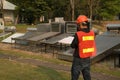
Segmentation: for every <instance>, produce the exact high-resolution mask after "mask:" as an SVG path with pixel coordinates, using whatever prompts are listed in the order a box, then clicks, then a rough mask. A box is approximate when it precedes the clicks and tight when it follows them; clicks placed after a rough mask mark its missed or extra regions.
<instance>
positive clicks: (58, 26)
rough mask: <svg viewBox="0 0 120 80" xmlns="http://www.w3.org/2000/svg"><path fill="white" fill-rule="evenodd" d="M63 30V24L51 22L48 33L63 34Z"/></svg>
mask: <svg viewBox="0 0 120 80" xmlns="http://www.w3.org/2000/svg"><path fill="white" fill-rule="evenodd" d="M64 28H65V27H64V23H58V22H53V23H51V28H50V31H51V32H60V33H64V30H65V29H64Z"/></svg>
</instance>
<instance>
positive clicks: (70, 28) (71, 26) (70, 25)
mask: <svg viewBox="0 0 120 80" xmlns="http://www.w3.org/2000/svg"><path fill="white" fill-rule="evenodd" d="M75 32H77V24H76V23H74V22H66V33H70V34H74V33H75Z"/></svg>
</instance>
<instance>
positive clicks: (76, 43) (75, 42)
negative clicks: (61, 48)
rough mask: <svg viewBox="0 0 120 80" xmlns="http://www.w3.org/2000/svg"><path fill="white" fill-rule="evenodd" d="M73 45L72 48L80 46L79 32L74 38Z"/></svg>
mask: <svg viewBox="0 0 120 80" xmlns="http://www.w3.org/2000/svg"><path fill="white" fill-rule="evenodd" d="M71 47H72V48H78V37H77V34H75V36H74V39H73V41H72V43H71Z"/></svg>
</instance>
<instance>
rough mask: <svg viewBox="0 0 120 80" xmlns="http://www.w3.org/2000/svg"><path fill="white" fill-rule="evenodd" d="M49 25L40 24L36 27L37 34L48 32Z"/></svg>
mask: <svg viewBox="0 0 120 80" xmlns="http://www.w3.org/2000/svg"><path fill="white" fill-rule="evenodd" d="M50 27H51V24H49V23H41V24H38V25H37V31H38V32H50Z"/></svg>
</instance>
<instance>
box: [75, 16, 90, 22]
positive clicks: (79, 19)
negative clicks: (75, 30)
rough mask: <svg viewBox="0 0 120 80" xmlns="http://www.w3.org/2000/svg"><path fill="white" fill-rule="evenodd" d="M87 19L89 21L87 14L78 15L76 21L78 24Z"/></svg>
mask: <svg viewBox="0 0 120 80" xmlns="http://www.w3.org/2000/svg"><path fill="white" fill-rule="evenodd" d="M85 21H88V18H87V17H86V16H85V15H80V16H78V18H77V20H76V23H77V24H78V23H81V22H85Z"/></svg>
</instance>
